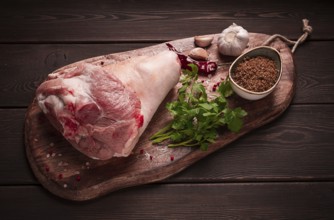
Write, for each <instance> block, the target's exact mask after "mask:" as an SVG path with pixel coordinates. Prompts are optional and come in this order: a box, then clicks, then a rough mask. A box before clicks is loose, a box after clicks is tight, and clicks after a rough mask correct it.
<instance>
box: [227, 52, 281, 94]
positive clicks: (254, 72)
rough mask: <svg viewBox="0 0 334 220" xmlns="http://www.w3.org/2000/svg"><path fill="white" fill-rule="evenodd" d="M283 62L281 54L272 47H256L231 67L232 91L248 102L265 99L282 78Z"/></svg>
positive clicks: (240, 57)
mask: <svg viewBox="0 0 334 220" xmlns="http://www.w3.org/2000/svg"><path fill="white" fill-rule="evenodd" d="M281 62H282V61H281V57H280V54H279V52H278V51H277V50H275V49H274V48H271V47H266V46H262V47H256V48H254V49H252V50H250V51H248V52H246V53H244V54H243V55H241V56H239V57H238V58H237V59H236V60H235V61H234V62H233V63H232V65H231V67H230V71H229V79H230V81H231V85H232V89H233V90H234V91H235V92H236V93H237V94H238V95H239V96H241V97H243V98H245V99H248V100H258V99H261V98H264V97H265V96H267V95H268V94H270V93H271V92H272V91H273V90H274V88H275V87H276V86H277V84H278V82H279V80H280V78H281V73H282V63H281Z"/></svg>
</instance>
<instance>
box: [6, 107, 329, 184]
mask: <svg viewBox="0 0 334 220" xmlns="http://www.w3.org/2000/svg"><path fill="white" fill-rule="evenodd" d="M333 108H334V107H333V105H292V106H290V108H289V109H288V110H287V112H286V113H285V114H283V115H282V116H281V117H279V118H278V119H277V120H275V121H274V122H272V123H270V124H269V125H267V126H264V127H261V128H259V129H257V130H256V131H254V132H252V133H250V134H247V135H246V136H244V137H242V138H241V139H239V140H238V141H236V142H233V143H231V144H230V145H228V146H227V147H226V148H224V149H221V150H219V151H217V152H216V153H214V154H213V155H210V156H208V157H207V158H204V159H202V160H200V161H198V162H197V163H195V164H193V165H192V166H190V167H189V168H188V169H186V170H185V171H183V172H181V173H180V174H178V175H176V176H174V177H172V178H170V179H167V180H166V181H167V182H208V181H214V182H249V181H304V180H312V181H315V180H333V179H334V160H333V159H332V155H334V148H333V147H332V145H333V144H332V142H333V141H332V139H333V138H332V137H333V135H334V112H333ZM25 112H26V109H0V124H1V125H2V126H1V127H0V146H2V147H1V148H0V161H1V163H0V173H1V174H2V175H0V185H4V184H5V185H6V184H26V183H30V184H36V183H37V182H36V180H35V178H34V176H33V174H32V173H31V170H30V167H29V166H28V164H27V161H26V155H25V152H24V141H23V135H22V131H23V121H24V114H25ZM319 140H321V142H319ZM45 156H46V155H45ZM55 159H57V160H58V159H59V158H58V157H56V158H55Z"/></svg>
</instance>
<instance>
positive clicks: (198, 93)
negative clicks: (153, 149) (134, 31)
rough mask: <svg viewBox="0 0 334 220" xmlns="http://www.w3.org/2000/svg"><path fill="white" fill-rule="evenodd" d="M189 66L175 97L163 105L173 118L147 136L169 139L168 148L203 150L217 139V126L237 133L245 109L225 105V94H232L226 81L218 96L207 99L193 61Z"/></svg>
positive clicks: (240, 126)
mask: <svg viewBox="0 0 334 220" xmlns="http://www.w3.org/2000/svg"><path fill="white" fill-rule="evenodd" d="M189 67H190V68H191V70H189V69H184V70H183V71H182V73H183V74H182V76H181V78H180V83H181V87H180V88H179V89H178V98H177V100H175V101H173V102H169V103H167V104H166V108H167V110H168V111H169V112H170V114H171V115H172V116H173V120H172V121H171V122H170V123H169V124H168V125H167V126H166V127H164V128H162V129H161V130H159V131H158V132H157V133H155V134H154V135H153V136H152V137H151V138H150V139H151V140H152V143H154V144H158V143H161V142H163V141H166V140H169V144H168V146H169V147H181V146H197V147H199V148H200V149H201V150H207V149H208V147H209V145H210V144H211V143H214V142H215V140H216V139H217V137H218V131H217V129H218V128H219V127H222V126H227V128H228V129H229V130H231V131H232V132H238V131H239V130H240V129H241V128H242V125H243V121H242V118H243V117H244V116H246V115H247V112H246V111H244V110H243V109H242V108H240V107H238V108H235V109H230V108H229V107H228V101H227V97H229V96H230V95H231V94H232V93H233V90H232V88H231V85H230V83H229V81H228V80H225V81H223V82H222V83H221V84H220V86H219V87H218V90H217V91H218V94H219V95H218V96H217V97H215V98H214V99H212V100H209V99H208V95H207V93H206V89H205V87H204V86H203V84H202V83H199V82H197V79H198V67H197V66H196V65H193V64H189Z"/></svg>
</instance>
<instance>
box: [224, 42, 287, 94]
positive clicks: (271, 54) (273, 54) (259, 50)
mask: <svg viewBox="0 0 334 220" xmlns="http://www.w3.org/2000/svg"><path fill="white" fill-rule="evenodd" d="M256 56H264V57H267V58H270V59H272V60H274V62H275V65H276V68H277V69H278V70H279V77H278V79H277V81H276V83H275V84H274V85H273V86H272V87H271V88H270V89H268V90H266V91H263V92H254V91H250V90H247V89H245V88H243V87H241V86H240V85H238V84H237V83H236V82H235V81H234V80H233V74H234V71H235V68H236V67H237V66H238V64H239V63H240V62H242V61H243V59H244V58H245V57H249V58H252V57H256ZM228 76H229V79H230V82H231V86H232V89H233V91H234V92H235V93H237V94H238V95H239V96H241V97H242V98H244V99H247V100H258V99H262V98H264V97H266V96H267V95H269V94H270V93H271V92H272V91H273V90H274V89H275V88H276V86H277V84H278V83H279V81H280V79H281V76H282V58H281V56H280V54H279V52H278V51H277V50H276V49H274V48H272V47H268V46H259V47H255V48H253V49H251V50H249V51H247V52H246V53H244V54H242V55H240V56H239V57H238V58H237V59H236V60H235V61H234V62H233V63H232V65H231V66H230V69H229V74H228Z"/></svg>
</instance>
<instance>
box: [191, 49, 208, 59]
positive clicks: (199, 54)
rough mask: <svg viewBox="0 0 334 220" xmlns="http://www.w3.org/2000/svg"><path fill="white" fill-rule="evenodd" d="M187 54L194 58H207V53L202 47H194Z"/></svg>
mask: <svg viewBox="0 0 334 220" xmlns="http://www.w3.org/2000/svg"><path fill="white" fill-rule="evenodd" d="M189 56H190V57H191V58H193V59H194V60H207V59H208V57H209V54H208V52H207V51H206V50H204V49H203V48H200V47H196V48H194V49H192V50H191V51H190V52H189Z"/></svg>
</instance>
